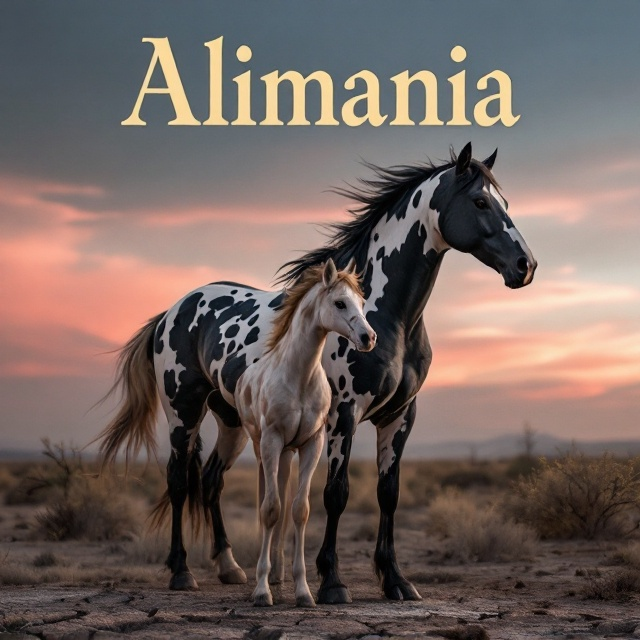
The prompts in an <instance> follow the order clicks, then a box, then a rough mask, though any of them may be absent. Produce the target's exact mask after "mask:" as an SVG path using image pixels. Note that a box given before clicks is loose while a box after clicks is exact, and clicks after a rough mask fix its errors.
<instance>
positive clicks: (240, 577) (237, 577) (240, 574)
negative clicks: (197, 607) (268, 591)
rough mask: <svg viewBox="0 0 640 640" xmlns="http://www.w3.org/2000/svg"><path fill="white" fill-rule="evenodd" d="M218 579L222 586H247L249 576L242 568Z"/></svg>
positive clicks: (220, 575)
mask: <svg viewBox="0 0 640 640" xmlns="http://www.w3.org/2000/svg"><path fill="white" fill-rule="evenodd" d="M218 578H219V579H220V582H222V584H246V583H247V574H246V573H245V572H244V571H243V570H242V569H241V568H240V567H235V568H233V569H229V570H228V571H225V572H224V573H220V574H218Z"/></svg>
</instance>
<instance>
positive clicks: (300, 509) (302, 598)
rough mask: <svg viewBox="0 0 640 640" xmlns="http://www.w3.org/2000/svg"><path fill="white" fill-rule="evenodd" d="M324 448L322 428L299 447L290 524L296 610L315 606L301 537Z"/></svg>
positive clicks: (305, 525)
mask: <svg viewBox="0 0 640 640" xmlns="http://www.w3.org/2000/svg"><path fill="white" fill-rule="evenodd" d="M323 444H324V428H322V429H319V430H318V431H317V433H316V434H315V435H314V436H313V438H311V439H310V440H308V441H307V442H305V444H304V445H303V446H302V447H300V454H299V455H300V470H299V472H298V492H297V494H296V497H295V499H294V501H293V505H292V512H293V523H294V526H295V542H294V551H293V579H294V582H295V593H296V606H298V607H315V606H316V603H315V600H314V599H313V596H312V595H311V591H309V585H308V584H307V568H306V565H305V561H304V534H305V529H306V527H307V522H308V520H309V488H310V486H311V478H312V476H313V472H314V471H315V468H316V467H317V466H318V460H319V459H320V454H321V453H322V446H323Z"/></svg>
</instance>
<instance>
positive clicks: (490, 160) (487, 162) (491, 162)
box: [482, 147, 498, 169]
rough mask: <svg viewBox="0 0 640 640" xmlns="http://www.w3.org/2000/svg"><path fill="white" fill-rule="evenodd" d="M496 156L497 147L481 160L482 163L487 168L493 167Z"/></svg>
mask: <svg viewBox="0 0 640 640" xmlns="http://www.w3.org/2000/svg"><path fill="white" fill-rule="evenodd" d="M497 156H498V147H496V150H495V151H494V152H493V153H492V154H491V155H490V156H489V157H488V158H487V159H486V160H483V161H482V164H483V165H484V166H485V167H487V169H493V165H494V163H495V161H496V157H497Z"/></svg>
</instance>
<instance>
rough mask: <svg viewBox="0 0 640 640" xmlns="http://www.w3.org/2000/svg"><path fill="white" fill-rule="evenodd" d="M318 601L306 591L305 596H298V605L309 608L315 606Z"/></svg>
mask: <svg viewBox="0 0 640 640" xmlns="http://www.w3.org/2000/svg"><path fill="white" fill-rule="evenodd" d="M315 606H316V601H315V600H314V599H313V596H312V595H311V594H310V593H305V594H304V595H303V596H297V597H296V607H306V608H308V609H310V608H312V607H315Z"/></svg>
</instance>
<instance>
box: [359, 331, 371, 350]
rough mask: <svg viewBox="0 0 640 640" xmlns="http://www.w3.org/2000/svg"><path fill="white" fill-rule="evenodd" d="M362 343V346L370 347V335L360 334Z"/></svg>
mask: <svg viewBox="0 0 640 640" xmlns="http://www.w3.org/2000/svg"><path fill="white" fill-rule="evenodd" d="M360 341H361V342H362V344H363V345H364V346H365V347H368V346H369V334H368V333H361V334H360Z"/></svg>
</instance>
